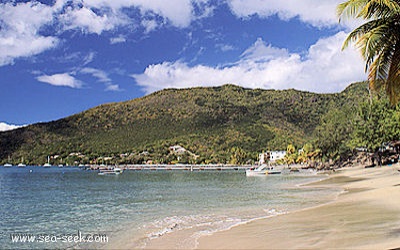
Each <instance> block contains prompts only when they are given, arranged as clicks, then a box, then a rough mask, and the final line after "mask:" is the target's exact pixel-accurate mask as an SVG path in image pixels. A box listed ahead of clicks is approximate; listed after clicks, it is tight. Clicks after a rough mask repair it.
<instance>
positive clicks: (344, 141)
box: [314, 107, 354, 160]
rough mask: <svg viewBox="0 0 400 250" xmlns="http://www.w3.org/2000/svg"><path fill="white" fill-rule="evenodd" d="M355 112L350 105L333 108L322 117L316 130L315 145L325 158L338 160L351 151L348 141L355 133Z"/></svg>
mask: <svg viewBox="0 0 400 250" xmlns="http://www.w3.org/2000/svg"><path fill="white" fill-rule="evenodd" d="M353 117H354V114H353V112H352V110H351V108H350V107H342V108H341V109H337V108H334V109H331V110H329V111H328V112H327V113H326V114H325V115H323V116H322V117H321V122H320V125H318V126H317V127H316V129H315V131H314V136H315V137H316V141H315V145H316V147H317V148H318V149H320V150H321V151H322V154H323V157H324V158H326V157H327V158H329V159H333V160H338V159H340V158H346V157H347V156H348V153H349V152H350V151H351V150H350V148H349V146H348V143H349V141H350V138H351V134H352V133H353V127H354V125H353V124H354V122H353V120H354V118H353Z"/></svg>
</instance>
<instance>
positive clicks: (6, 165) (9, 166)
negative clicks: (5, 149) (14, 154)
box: [4, 156, 12, 168]
mask: <svg viewBox="0 0 400 250" xmlns="http://www.w3.org/2000/svg"><path fill="white" fill-rule="evenodd" d="M10 161H11V160H10V156H8V162H7V163H6V164H4V167H5V168H11V167H12V164H11V163H9V162H10Z"/></svg>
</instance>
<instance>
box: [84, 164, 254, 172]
mask: <svg viewBox="0 0 400 250" xmlns="http://www.w3.org/2000/svg"><path fill="white" fill-rule="evenodd" d="M114 167H118V168H121V169H123V170H132V171H140V170H149V171H167V170H185V171H246V170H248V169H250V168H252V167H254V166H253V165H240V166H237V165H228V164H193V165H191V164H174V165H169V164H146V165H142V164H129V165H118V166H111V165H110V166H100V165H91V166H90V169H92V170H97V169H109V168H114Z"/></svg>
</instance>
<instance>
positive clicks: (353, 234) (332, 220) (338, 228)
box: [197, 165, 400, 249]
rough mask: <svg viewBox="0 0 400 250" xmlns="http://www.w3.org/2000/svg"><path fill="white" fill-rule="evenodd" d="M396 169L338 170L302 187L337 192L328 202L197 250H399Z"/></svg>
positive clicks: (204, 242) (227, 234) (208, 241)
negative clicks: (327, 176)
mask: <svg viewBox="0 0 400 250" xmlns="http://www.w3.org/2000/svg"><path fill="white" fill-rule="evenodd" d="M398 167H399V166H398V165H396V166H391V167H383V168H375V169H364V168H361V167H357V168H349V169H345V170H341V171H339V172H338V173H335V174H332V175H331V176H330V178H328V179H326V180H322V181H319V182H316V183H313V184H308V185H307V186H309V185H310V186H324V187H336V188H341V189H342V190H343V191H342V192H341V193H340V195H338V197H337V198H336V199H334V200H333V201H331V202H328V203H326V204H322V205H318V206H314V207H311V208H306V209H301V210H298V211H294V212H291V213H288V214H284V215H280V216H275V217H271V218H268V219H261V220H256V221H253V222H250V223H247V224H245V225H240V226H237V227H233V228H232V229H230V230H227V231H224V232H217V233H215V234H213V235H210V236H204V237H201V238H200V239H199V245H198V247H197V248H198V249H293V248H295V249H299V248H301V249H302V248H307V249H324V248H340V249H343V248H344V249H349V248H351V249H390V248H397V247H399V246H400V237H399V236H400V203H399V202H398V197H399V196H400V173H399V172H398V171H397V169H398ZM272 239H273V240H272Z"/></svg>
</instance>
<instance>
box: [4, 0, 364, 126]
mask: <svg viewBox="0 0 400 250" xmlns="http://www.w3.org/2000/svg"><path fill="white" fill-rule="evenodd" d="M340 2H342V0H324V1H316V0H296V1H294V0H280V1H275V0H219V1H216V0H168V1H164V0H113V1H108V0H79V1H78V0H43V1H6V0H0V88H1V90H0V99H1V105H0V130H5V129H8V128H12V127H10V126H9V125H24V124H32V123H36V122H46V121H51V120H56V119H60V118H63V117H66V116H69V115H72V114H75V113H78V112H81V111H84V110H86V109H89V108H91V107H95V106H97V105H99V104H103V103H109V102H119V101H125V100H130V99H133V98H137V97H141V96H144V95H146V94H149V93H152V92H154V91H158V90H161V89H164V88H187V87H194V86H220V85H223V84H226V83H232V84H237V85H240V86H243V87H248V88H263V89H271V88H273V89H288V88H295V89H298V90H306V91H312V92H318V93H332V92H339V91H341V90H343V89H344V88H345V87H347V86H348V85H349V84H350V83H352V82H355V81H360V80H364V79H366V75H365V72H364V64H363V61H362V58H361V56H360V55H359V53H358V52H357V51H355V49H354V48H349V49H346V50H344V51H342V50H341V46H342V43H343V41H344V39H345V37H346V35H347V33H348V32H349V31H350V30H351V28H353V27H355V25H356V22H354V21H348V22H347V23H341V24H339V23H338V18H337V17H336V14H335V8H336V6H337V5H338V4H339V3H340Z"/></svg>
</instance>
